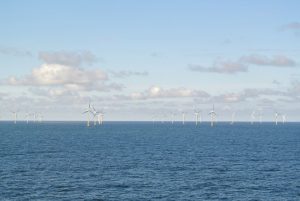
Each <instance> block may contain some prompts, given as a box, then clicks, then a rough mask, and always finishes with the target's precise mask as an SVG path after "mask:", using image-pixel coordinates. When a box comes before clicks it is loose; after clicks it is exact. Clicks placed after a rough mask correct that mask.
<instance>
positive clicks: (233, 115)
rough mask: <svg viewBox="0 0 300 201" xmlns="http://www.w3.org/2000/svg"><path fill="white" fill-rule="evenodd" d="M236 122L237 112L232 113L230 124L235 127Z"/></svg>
mask: <svg viewBox="0 0 300 201" xmlns="http://www.w3.org/2000/svg"><path fill="white" fill-rule="evenodd" d="M234 121H235V112H232V114H231V122H230V124H231V125H233V124H234Z"/></svg>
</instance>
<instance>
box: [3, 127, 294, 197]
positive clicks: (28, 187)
mask: <svg viewBox="0 0 300 201" xmlns="http://www.w3.org/2000/svg"><path fill="white" fill-rule="evenodd" d="M0 200H130V201H131V200H228V201H231V200H263V201H266V200H272V201H273V200H280V201H281V200H291V201H293V200H295V201H299V200H300V124H299V123H287V124H285V125H278V126H275V125H273V124H271V123H264V124H262V125H259V124H257V125H250V124H248V123H238V124H235V125H229V124H225V123H219V124H218V125H217V126H216V127H214V128H211V127H210V126H209V124H208V123H204V124H201V125H199V126H198V127H196V126H195V125H194V124H192V123H190V124H187V125H184V126H183V125H181V124H179V123H178V124H175V125H171V124H169V123H164V124H158V123H157V124H152V123H138V122H136V123H133V122H132V123H128V122H127V123H126V122H124V123H120V122H119V123H118V122H114V123H113V122H111V123H106V124H105V125H103V126H102V127H99V126H97V127H90V128H87V127H86V126H85V124H84V123H55V122H53V123H42V124H28V125H27V124H25V123H19V124H17V125H13V124H12V123H10V122H1V123H0Z"/></svg>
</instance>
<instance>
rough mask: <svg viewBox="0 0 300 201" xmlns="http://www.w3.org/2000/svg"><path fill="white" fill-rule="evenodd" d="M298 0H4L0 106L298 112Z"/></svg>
mask: <svg viewBox="0 0 300 201" xmlns="http://www.w3.org/2000/svg"><path fill="white" fill-rule="evenodd" d="M299 7H300V3H299V1H237V0H235V1H208V0H207V1H196V0H195V1H183V0H181V1H179V0H178V1H167V0H166V1H137V0H136V1H127V0H125V1H121V0H119V1H113V0H112V1H80V0H77V1H67V0H65V1H37V0H36V1H22V2H20V1H5V2H1V3H0V24H1V38H0V59H1V60H0V61H1V62H0V72H1V74H0V79H1V86H0V93H1V94H2V96H1V97H2V98H1V99H0V101H1V102H2V104H1V105H2V108H1V110H2V115H1V116H2V117H3V118H4V119H9V118H11V117H10V116H11V115H10V114H9V108H14V109H18V110H20V112H21V113H26V112H28V111H29V110H30V111H36V112H40V113H43V114H44V116H45V118H47V119H55V120H57V119H59V120H79V119H84V118H85V117H84V116H82V115H81V111H82V110H84V108H85V106H86V104H87V102H88V100H89V99H91V100H92V102H93V104H94V105H95V107H97V108H99V109H103V110H105V113H106V117H107V119H109V120H136V119H139V120H149V119H151V118H153V117H155V118H167V117H166V116H169V114H170V113H172V112H176V113H177V114H178V119H179V116H180V112H181V111H186V112H187V113H188V114H189V115H188V118H189V119H192V118H193V110H194V108H197V109H199V110H202V111H203V118H204V119H205V118H208V117H207V111H209V109H210V108H211V107H212V104H215V105H216V109H217V110H218V114H219V115H218V118H219V119H220V120H227V119H230V116H231V115H230V113H232V112H236V113H237V114H238V115H237V118H238V119H240V120H249V116H250V113H251V112H252V111H256V114H257V116H258V114H260V113H263V114H264V119H265V120H272V119H273V118H274V112H275V111H278V112H280V113H282V114H286V115H287V117H288V120H293V121H295V120H300V117H299V115H298V113H299V112H300V107H299V106H298V102H299V98H300V96H299V95H300V84H299V83H300V72H299V59H298V58H299V55H300V46H299V44H300V43H299V42H300V14H299V11H298V8H299Z"/></svg>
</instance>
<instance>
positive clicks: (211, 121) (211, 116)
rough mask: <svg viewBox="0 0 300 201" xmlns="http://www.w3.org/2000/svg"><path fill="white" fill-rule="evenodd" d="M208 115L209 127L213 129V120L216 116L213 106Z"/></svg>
mask: <svg viewBox="0 0 300 201" xmlns="http://www.w3.org/2000/svg"><path fill="white" fill-rule="evenodd" d="M208 114H209V115H210V126H211V127H213V126H214V121H215V118H216V116H217V114H216V112H215V105H213V108H212V110H211V111H210V112H209V113H208Z"/></svg>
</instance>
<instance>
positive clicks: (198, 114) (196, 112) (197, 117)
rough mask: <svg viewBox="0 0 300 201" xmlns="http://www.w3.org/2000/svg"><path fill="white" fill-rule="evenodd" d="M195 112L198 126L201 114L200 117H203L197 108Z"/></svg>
mask: <svg viewBox="0 0 300 201" xmlns="http://www.w3.org/2000/svg"><path fill="white" fill-rule="evenodd" d="M194 114H195V123H196V126H197V125H198V122H199V116H200V119H201V112H200V111H198V110H196V111H195V113H194ZM200 123H201V121H200Z"/></svg>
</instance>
